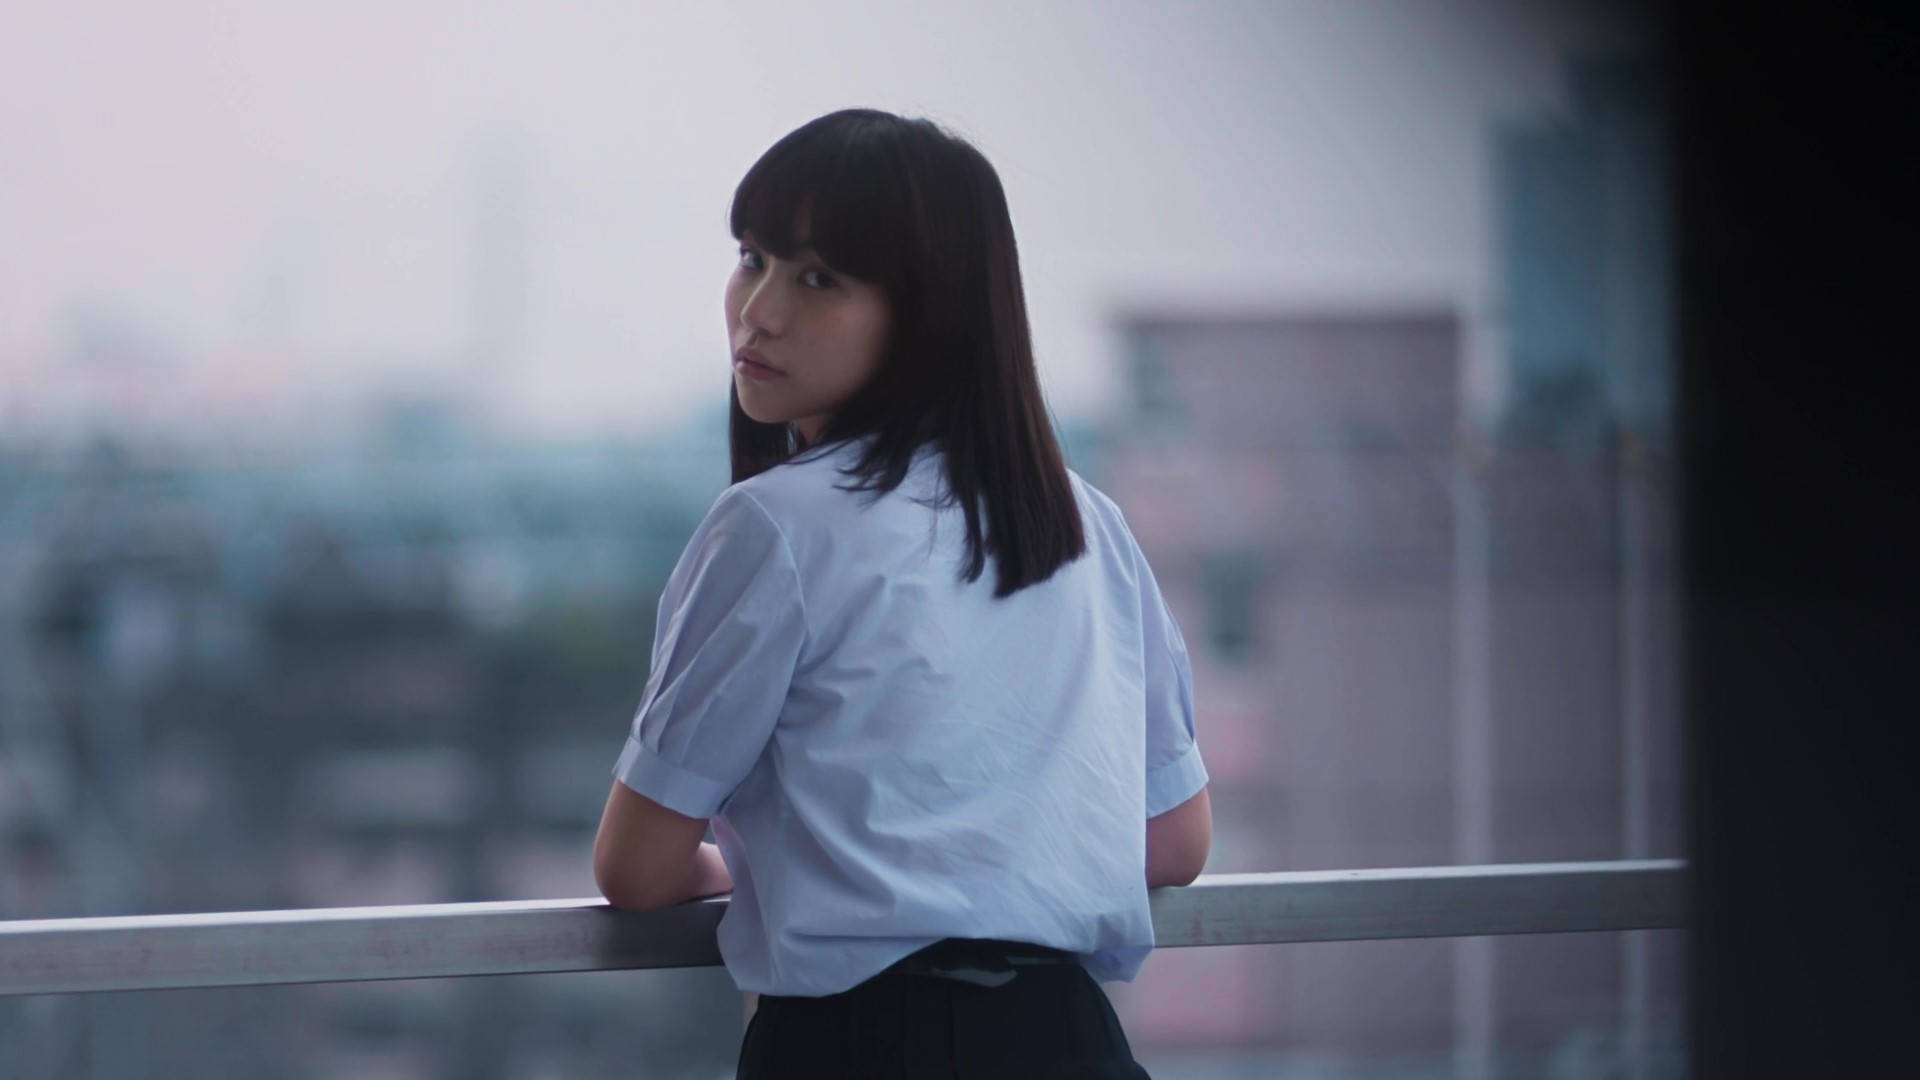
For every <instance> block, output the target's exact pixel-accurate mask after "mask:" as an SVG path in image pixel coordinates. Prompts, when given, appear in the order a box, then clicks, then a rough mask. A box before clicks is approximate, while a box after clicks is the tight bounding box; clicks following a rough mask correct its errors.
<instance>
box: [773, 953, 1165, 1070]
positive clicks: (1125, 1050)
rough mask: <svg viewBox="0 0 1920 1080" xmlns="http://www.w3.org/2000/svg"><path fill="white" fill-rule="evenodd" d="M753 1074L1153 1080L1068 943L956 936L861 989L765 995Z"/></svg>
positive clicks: (893, 968)
mask: <svg viewBox="0 0 1920 1080" xmlns="http://www.w3.org/2000/svg"><path fill="white" fill-rule="evenodd" d="M736 1075H737V1076H738V1077H740V1078H741V1080H766V1078H769V1077H782V1078H784V1077H816V1076H819V1077H829V1076H831V1077H941V1078H943V1080H952V1078H962V1077H995V1078H1007V1080H1020V1078H1025V1077H1034V1078H1038V1077H1085V1078H1089V1080H1091V1078H1095V1077H1101V1078H1104V1077H1125V1078H1129V1080H1137V1078H1141V1077H1146V1076H1147V1071H1146V1070H1145V1069H1143V1068H1141V1067H1140V1065H1139V1064H1138V1063H1136V1062H1135V1061H1134V1060H1133V1051H1132V1049H1131V1048H1130V1047H1129V1046H1128V1045H1127V1036H1126V1033H1125V1032H1123V1031H1121V1029H1120V1020H1119V1018H1118V1017H1117V1016H1115V1015H1114V1012H1113V1005H1112V1003H1110V1002H1109V1001H1108V1000H1107V994H1106V991H1104V990H1102V989H1100V984H1099V983H1097V982H1095V981H1094V979H1093V976H1091V975H1089V974H1087V970H1086V968H1084V967H1082V966H1080V963H1079V962H1078V961H1077V960H1075V959H1074V958H1073V954H1071V953H1065V952H1061V951H1059V950H1057V949H1047V948H1043V947H1041V946H1038V945H1029V944H1025V943H1018V942H1001V941H977V940H968V939H960V938H948V939H946V940H945V941H942V942H939V943H938V944H935V945H931V946H928V947H927V948H925V949H922V950H921V951H919V952H917V953H914V954H913V955H912V956H909V957H907V958H906V959H904V960H902V961H900V962H899V963H897V964H895V965H893V966H892V967H890V968H888V969H887V970H885V971H883V972H881V973H880V974H878V975H875V976H874V977H873V978H871V979H868V980H867V981H866V982H863V983H861V984H860V985H859V986H856V987H854V988H853V989H851V990H848V991H845V992H843V993H839V994H829V995H827V996H825V997H779V996H774V995H765V994H763V995H761V997H760V1004H759V1006H758V1007H757V1008H756V1009H755V1011H754V1014H753V1019H752V1021H750V1022H749V1023H748V1024H747V1033H746V1037H745V1039H744V1040H743V1041H742V1042H741V1046H740V1068H739V1072H738V1073H737V1074H736Z"/></svg>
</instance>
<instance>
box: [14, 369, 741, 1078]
mask: <svg viewBox="0 0 1920 1080" xmlns="http://www.w3.org/2000/svg"><path fill="white" fill-rule="evenodd" d="M720 431H721V428H720V427H719V426H718V425H717V424H716V423H715V418H714V417H712V416H708V417H705V418H703V419H702V421H701V422H699V423H697V424H695V425H692V426H690V427H689V428H688V429H687V430H686V431H684V432H682V433H680V434H678V435H675V436H672V437H669V438H665V439H660V440H656V441H654V442H653V443H650V444H630V445H575V446H562V447H538V446H524V445H505V444H499V443H496V442H494V441H492V440H491V439H489V438H488V437H487V436H486V435H485V434H484V433H483V432H478V431H475V430H472V429H470V428H469V427H468V426H467V424H466V422H465V421H464V420H463V418H462V416H461V415H460V413H459V412H458V410H457V409H452V408H450V407H449V406H446V405H444V404H440V403H434V402H430V401H412V402H402V403H396V404H393V405H391V406H390V407H388V408H387V409H385V410H383V412H382V413H381V415H380V416H379V418H378V420H377V422H375V423H373V424H371V425H369V427H368V428H367V429H366V430H365V431H364V432H363V434H362V437H360V438H358V439H354V440H349V441H346V442H343V443H341V444H340V445H337V446H333V447H331V448H320V449H315V448H312V447H307V448H304V449H296V448H292V447H289V448H286V456H285V457H283V458H279V459H275V458H272V457H261V458H253V459H245V460H236V459H233V458H222V457H218V456H210V455H208V454H207V453H205V451H204V449H202V450H198V451H194V452H190V453H183V454H177V455H176V454H171V453H169V452H168V451H166V450H165V449H164V448H159V447H153V446H116V445H113V444H109V443H101V444H99V445H97V446H96V447H94V448H93V449H92V450H91V451H89V452H86V453H83V454H80V455H70V454H66V453H51V452H44V453H43V452H40V451H36V450H35V449H33V448H32V447H29V446H22V445H18V444H16V445H10V446H7V447H5V448H4V449H0V492H4V495H5V498H4V500H0V917H4V918H35V917H52V916H69V915H85V914H131V913H162V912H174V911H209V910H213V911H218V910H238V909H257V908H288V907H319V906H339V905H363V904H385V903H422V902H439V901H459V900H483V899H521V898H538V897H565V896H591V895H594V894H595V887H594V884H593V881H592V877H591V872H590V868H589V866H590V858H589V856H590V851H591V842H592V830H593V827H594V825H595V824H596V823H597V821H598V819H599V813H600V808H601V806H602V804H603V803H604V801H605V798H606V792H607V787H608V784H610V783H611V778H610V773H609V772H608V770H609V769H610V768H611V767H612V762H613V758H614V757H615V756H616V754H617V753H618V749H619V745H620V742H621V741H622V740H623V739H624V738H625V736H626V727H627V723H628V719H629V717H630V715H631V710H632V708H633V706H634V703H635V702H636V701H637V700H638V696H639V692H640V689H641V686H642V685H643V683H644V680H645V678H646V669H647V657H648V642H649V641H650V640H651V638H652V631H653V614H654V604H655V601H656V598H657V596H658V592H659V590H660V588H661V587H662V585H663V584H664V582H665V579H666V577H667V574H668V572H669V571H670V570H671V568H672V566H673V563H674V561H675V560H676V559H677V558H678V556H679V554H680V550H681V548H682V546H683V545H684V543H685V539H686V537H687V536H688V535H689V534H690V533H691V532H692V530H693V527H694V525H695V524H696V523H697V522H698V521H699V519H700V517H701V516H702V515H703V514H704V513H705V512H706V509H707V507H708V505H709V504H710V503H711V501H712V498H713V497H714V496H715V495H716V494H717V493H718V492H719V490H720V488H721V487H722V486H724V483H725V479H726V478H725V473H724V469H723V467H722V466H723V464H724V460H725V459H724V444H723V443H722V442H721V441H720ZM590 984H592V980H588V982H586V983H576V984H574V986H573V988H572V989H570V988H569V987H568V986H567V985H563V984H560V983H557V982H554V981H552V980H547V981H540V980H532V981H530V980H527V979H506V980H503V979H480V980H446V981H442V982H441V983H438V984H415V985H414V986H411V987H400V988H395V987H393V986H381V985H378V984H365V985H348V986H339V987H308V988H285V989H268V990H264V991H254V992H251V993H244V994H243V993H240V992H208V993H199V992H194V993H184V992H183V993H175V994H146V995H100V996H90V997H81V998H65V999H50V1000H49V1001H48V1002H47V1003H46V1004H45V1005H44V1006H42V1007H40V1010H39V1011H40V1012H41V1013H42V1014H44V1015H41V1016H40V1018H39V1020H38V1021H36V1022H34V1023H32V1024H26V1023H25V1021H24V1020H22V1019H21V1017H22V1015H23V1007H21V1003H20V1002H18V1001H9V1002H8V1003H7V1008H5V1009H4V1010H0V1074H4V1075H9V1076H12V1075H18V1076H58V1075H73V1074H74V1072H75V1070H76V1069H81V1070H83V1071H85V1072H87V1073H88V1074H91V1075H111V1076H129V1077H134V1076H152V1077H161V1076H179V1075H194V1074H197V1073H199V1072H201V1071H202V1070H203V1069H205V1068H206V1067H208V1065H209V1064H210V1063H211V1062H214V1060H215V1059H214V1058H209V1056H208V1055H209V1054H210V1053H211V1051H210V1050H209V1048H210V1047H215V1046H217V1047H219V1048H220V1049H219V1051H218V1053H217V1055H215V1058H217V1064H218V1066H219V1067H218V1069H217V1070H216V1071H223V1072H226V1071H230V1072H231V1073H232V1074H234V1075H277V1076H287V1075H316V1076H407V1077H415V1076H417V1077H430V1076H502V1077H508V1076H535V1075H550V1076H557V1075H586V1074H600V1073H608V1072H613V1071H617V1070H619V1069H620V1068H623V1067H626V1066H627V1065H630V1064H631V1063H632V1062H633V1061H634V1060H635V1054H636V1053H639V1054H640V1055H641V1059H642V1060H645V1061H648V1062H651V1063H652V1064H653V1065H654V1066H656V1067H658V1068H660V1069H661V1070H662V1071H664V1072H666V1073H667V1074H669V1075H672V1074H674V1073H676V1072H680V1071H683V1070H684V1069H689V1068H691V1069H694V1070H695V1071H696V1072H699V1070H700V1069H701V1068H702V1067H703V1066H702V1061H703V1056H711V1057H713V1058H715V1059H716V1060H715V1061H710V1062H706V1063H705V1064H706V1066H715V1065H716V1064H717V1063H718V1058H720V1057H722V1056H724V1055H725V1054H727V1053H730V1052H731V1047H732V1045H733V1042H734V1040H737V1037H738V1028H739V997H738V995H737V994H735V993H734V992H733V991H732V989H731V986H730V984H728V983H727V982H726V979H725V975H724V973H721V972H701V973H694V974H690V975H689V974H683V975H682V976H681V977H680V978H679V980H678V981H674V982H663V981H662V980H660V979H654V978H650V977H649V976H646V975H640V976H634V977H630V978H628V979H626V980H625V981H624V982H622V983H621V984H620V985H619V986H617V987H612V988H609V987H608V985H607V984H606V983H605V982H604V981H603V982H601V983H599V984H597V985H598V992H597V993H585V992H586V991H588V990H590V989H592V988H593V986H592V985H590ZM575 990H578V991H580V992H574V991H575ZM583 993H585V997H584V998H583V996H582V994H583ZM635 1013H640V1014H643V1015H644V1016H645V1019H644V1020H642V1021H636V1020H635V1019H634V1016H633V1015H632V1014H635ZM509 1018H512V1022H511V1023H508V1022H506V1021H507V1020H508V1019H509ZM10 1023H21V1024H24V1025H25V1026H23V1027H20V1028H17V1029H14V1030H9V1025H10ZM583 1025H584V1030H585V1031H586V1033H587V1037H584V1038H583V1037H581V1032H582V1029H583ZM702 1031H705V1032H707V1033H708V1034H709V1036H710V1037H709V1038H706V1039H700V1038H696V1037H691V1036H692V1035H696V1034H697V1033H699V1032H702ZM595 1032H601V1033H606V1032H619V1033H624V1034H623V1035H622V1036H621V1037H619V1038H614V1039H609V1038H607V1037H605V1036H604V1035H598V1036H596V1035H595V1034H594V1033H595ZM289 1048H293V1049H292V1050H291V1051H290V1049H289ZM300 1070H305V1072H304V1073H303V1072H301V1071H300ZM711 1072H712V1069H711V1068H707V1069H706V1072H705V1073H701V1074H702V1075H705V1074H710V1073H711Z"/></svg>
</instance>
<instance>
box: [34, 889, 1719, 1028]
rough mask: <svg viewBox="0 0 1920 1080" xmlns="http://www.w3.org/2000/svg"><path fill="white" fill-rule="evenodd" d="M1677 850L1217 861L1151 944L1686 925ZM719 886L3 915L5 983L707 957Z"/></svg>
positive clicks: (93, 987)
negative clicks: (1274, 865)
mask: <svg viewBox="0 0 1920 1080" xmlns="http://www.w3.org/2000/svg"><path fill="white" fill-rule="evenodd" d="M1684 872H1685V864H1684V863H1683V862H1681V861H1679V860H1673V859H1660V860H1634V861H1622V862H1571V863H1522V864H1508V865H1493V866H1435V867H1420V868H1414V869H1402V870H1317V871H1306V872H1292V873H1268V874H1214V875H1209V876H1205V877H1202V878H1200V879H1199V880H1198V881H1196V882H1194V883H1193V884H1192V885H1189V886H1186V887H1184V888H1174V889H1156V890H1154V891H1153V892H1152V893H1151V894H1150V896H1151V902H1152V907H1153V927H1154V935H1155V939H1156V941H1157V942H1158V944H1159V946H1160V947H1183V946H1194V945H1253V944H1265V943H1283V942H1300V941H1351V940H1358V939H1367V938H1419V937H1464V936H1477V935H1482V934H1532V933H1561V932H1570V931H1592V930H1642V929H1657V928H1663V927H1677V926H1680V925H1682V920H1683V908H1684V892H1685V889H1684ZM726 905H727V901H726V900H725V899H724V898H719V899H713V900H702V901H696V902H693V903H688V904H682V905H680V906H678V907H673V908H668V909H666V910H663V911H650V912H630V911H617V910H614V909H612V908H610V907H608V906H607V904H606V903H605V902H604V901H602V900H600V899H598V898H593V899H581V900H524V901H508V902H501V903H478V904H420V905H411V906H401V907H362V908H318V909H308V910H292V911H240V912H224V913H218V914H205V915H134V916H117V917H105V918H84V919H32V920H20V921H13V922H0V995H10V994H54V993H80V992H94V991H102V990H161V989H179V988H187V987H207V986H245V985H258V984H264V983H312V982H341V981H356V980H367V979H419V978H437V977H445V976H455V975H510V974H529V973H534V972H554V971H605V970H611V969H624V968H670V967H701V966H708V965H714V964H718V963H720V953H719V948H718V946H717V944H716V943H715V941H714V928H715V926H716V925H718V923H719V921H720V916H721V915H722V914H724V913H725V911H726Z"/></svg>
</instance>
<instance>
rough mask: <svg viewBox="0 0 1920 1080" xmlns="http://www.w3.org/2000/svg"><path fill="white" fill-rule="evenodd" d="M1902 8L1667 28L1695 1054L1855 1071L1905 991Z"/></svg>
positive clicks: (1908, 901)
mask: <svg viewBox="0 0 1920 1080" xmlns="http://www.w3.org/2000/svg"><path fill="white" fill-rule="evenodd" d="M1910 10H1911V9H1910V8H1906V7H1896V6H1894V5H1890V4H1889V5H1885V6H1884V7H1880V8H1871V7H1868V6H1865V5H1847V4H1797V5H1789V6H1775V5H1736V4H1730V3H1697V2H1696V3H1686V4H1684V5H1682V6H1680V7H1678V8H1677V9H1676V10H1675V12H1674V14H1673V16H1672V19H1671V22H1670V24H1669V26H1668V29H1669V30H1670V36H1669V39H1668V40H1669V43H1670V45H1671V47H1672V50H1673V55H1674V57H1675V59H1676V61H1677V72H1676V73H1677V76H1678V80H1677V85H1676V93H1675V98H1674V108H1675V112H1674V114H1673V115H1674V120H1675V124H1674V131H1675V135H1676V139H1675V145H1676V149H1677V157H1678V160H1677V177H1678V184H1677V190H1676V195H1677V199H1676V209H1677V224H1678V251H1677V254H1678V284H1679V290H1680V304H1679V308H1678V315H1679V328H1680V357H1679V360H1680V362H1679V388H1678V390H1679V406H1680V438H1681V460H1680V466H1681V469H1682V480H1681V499H1682V507H1683V525H1682V529H1683V539H1682V544H1683V566H1684V573H1685V578H1686V585H1685V588H1686V607H1685V613H1684V620H1685V624H1686V629H1685V646H1684V648H1685V665H1686V689H1685V701H1686V716H1687V737H1686V739H1687V741H1686V750H1685V755H1686V758H1687V766H1686V767H1687V775H1688V804H1687V816H1688V825H1687V849H1688V851H1687V854H1688V858H1689V860H1690V863H1691V866H1692V874H1691V875H1690V881H1691V883H1692V888H1691V892H1690V896H1689V905H1690V909H1691V910H1690V915H1689V927H1690V929H1689V967H1690V974H1689V981H1690V987H1691V1004H1690V1006H1689V1009H1690V1017H1689V1019H1690V1029H1691V1036H1690V1046H1691V1056H1692V1062H1691V1069H1690V1074H1691V1075H1694V1076H1699V1077H1722V1076H1740V1077H1751V1076H1779V1075H1792V1076H1816V1075H1822V1076H1841V1075H1862V1076H1864V1075H1875V1074H1880V1073H1882V1072H1883V1071H1884V1069H1885V1068H1886V1067H1888V1065H1889V1064H1891V1063H1896V1062H1898V1061H1900V1060H1903V1058H1904V1057H1905V1056H1906V1051H1907V1049H1908V1046H1907V1044H1909V1043H1910V1042H1911V1031H1912V1025H1913V1022H1914V1021H1915V1019H1916V1018H1920V1009H1917V1008H1916V999H1917V998H1920V995H1917V994H1916V986H1915V983H1916V980H1915V959H1914V955H1913V947H1912V946H1913V939H1914V932H1913V930H1912V929H1911V918H1910V913H1911V912H1912V911H1913V910H1914V898H1915V896H1916V895H1920V894H1916V892H1915V889H1914V886H1915V884H1916V882H1915V874H1914V864H1915V859H1914V846H1915V845H1914V842H1913V840H1912V835H1913V834H1912V830H1911V827H1910V826H1909V825H1908V824H1906V822H1909V821H1911V820H1912V819H1913V817H1914V814H1913V810H1914V807H1913V805H1912V804H1913V801H1914V800H1913V797H1912V795H1911V792H1912V790H1913V787H1914V784H1915V779H1914V777H1913V775H1912V773H1913V767H1912V759H1911V758H1909V757H1908V756H1907V755H1906V754H1905V753H1904V752H1903V751H1902V748H1901V738H1900V737H1901V736H1902V735H1903V734H1905V729H1906V728H1909V727H1911V726H1913V724H1914V722H1915V720H1916V718H1917V717H1920V708H1916V695H1915V692H1914V680H1915V679H1916V678H1920V643H1917V642H1916V629H1915V609H1916V606H1917V603H1916V598H1917V596H1920V590H1917V589H1916V581H1920V574H1917V573H1916V568H1915V559H1916V555H1920V540H1917V538H1916V534H1915V530H1914V525H1913V521H1912V519H1913V516H1914V515H1913V511H1912V507H1911V506H1910V505H1909V504H1911V503H1913V502H1914V501H1915V498H1914V492H1915V487H1916V482H1915V479H1914V474H1913V464H1914V462H1913V458H1914V453H1913V449H1914V446H1915V442H1916V440H1915V434H1914V432H1915V416H1914V409H1913V404H1912V402H1913V399H1912V398H1911V397H1910V396H1908V395H1907V394H1906V393H1903V390H1904V388H1905V386H1906V385H1907V384H1909V383H1911V382H1912V381H1913V380H1912V379H1911V378H1910V377H1909V372H1907V371H1906V370H1905V369H1906V368H1909V367H1912V366H1913V365H1914V356H1915V353H1916V352H1917V351H1920V350H1916V349H1915V346H1914V340H1913V337H1914V336H1913V333H1912V331H1911V329H1910V324H1911V322H1912V320H1913V319H1914V317H1915V311H1916V308H1917V307H1920V304H1916V300H1917V299H1920V289H1916V287H1915V286H1916V274H1915V272H1914V265H1915V259H1916V255H1917V254H1920V253H1916V250H1915V248H1914V245H1913V238H1912V232H1913V229H1912V225H1913V216H1914V215H1913V211H1912V204H1913V201H1914V199H1915V197H1916V192H1920V177H1917V176H1916V172H1915V164H1914V162H1915V160H1916V157H1917V156H1920V155H1916V148H1915V146H1914V142H1915V139H1914V128H1915V116H1916V101H1920V95H1916V93H1915V91H1916V86H1915V81H1916V80H1915V49H1914V33H1913V17H1912V15H1911V14H1910V13H1909V12H1910ZM1891 1067H1892V1068H1893V1069H1894V1071H1904V1070H1905V1069H1906V1068H1907V1067H1905V1066H1899V1065H1897V1064H1892V1065H1891Z"/></svg>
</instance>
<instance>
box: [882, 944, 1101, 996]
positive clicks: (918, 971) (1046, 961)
mask: <svg viewBox="0 0 1920 1080" xmlns="http://www.w3.org/2000/svg"><path fill="white" fill-rule="evenodd" d="M1079 962H1080V958H1079V956H1078V955H1077V954H1075V953H1071V952H1068V951H1066V950H1065V949H1055V948H1052V947H1050V946H1046V945H1036V944H1034V943H1032V942H1029V941H1004V940H1001V939H998V938H943V939H941V940H939V941H936V942H934V943H933V944H932V945H929V946H927V947H926V948H924V949H921V950H920V951H918V952H915V953H913V954H911V955H909V956H906V957H904V958H902V959H901V960H899V961H898V962H896V963H895V964H893V966H891V967H889V968H887V970H886V971H885V972H882V974H887V975H892V974H900V975H930V976H933V977H934V978H941V979H954V980H957V981H960V982H967V983H973V984H974V985H976V986H989V987H991V986H1003V985H1005V984H1006V983H1009V982H1012V981H1013V978H1014V976H1016V975H1018V974H1019V969H1020V968H1025V967H1045V966H1053V965H1061V964H1078V963H1079Z"/></svg>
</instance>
